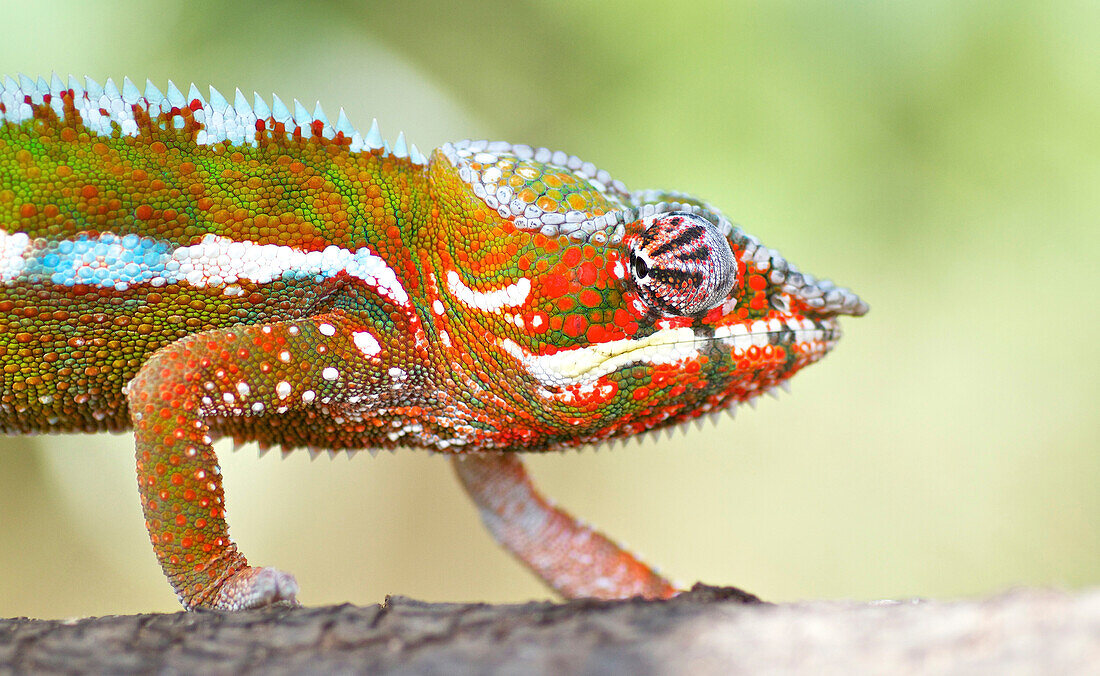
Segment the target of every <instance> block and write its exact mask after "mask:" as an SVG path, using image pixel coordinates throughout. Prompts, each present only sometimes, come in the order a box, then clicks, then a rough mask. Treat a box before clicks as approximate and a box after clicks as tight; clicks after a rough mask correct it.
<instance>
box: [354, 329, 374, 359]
mask: <svg viewBox="0 0 1100 676" xmlns="http://www.w3.org/2000/svg"><path fill="white" fill-rule="evenodd" d="M351 342H353V343H355V347H357V348H359V351H360V352H362V353H363V354H365V355H367V356H368V357H373V356H374V355H376V354H378V353H379V352H381V351H382V346H381V345H379V344H378V340H377V339H376V338H375V337H374V336H372V335H371V334H370V333H368V332H366V331H356V332H355V333H353V334H351Z"/></svg>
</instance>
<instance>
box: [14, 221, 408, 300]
mask: <svg viewBox="0 0 1100 676" xmlns="http://www.w3.org/2000/svg"><path fill="white" fill-rule="evenodd" d="M341 272H346V273H347V274H349V275H351V276H352V277H357V278H358V279H361V280H363V281H364V282H366V283H367V284H369V285H370V286H372V287H373V288H374V289H375V290H377V291H378V293H379V294H380V295H382V296H384V297H387V298H389V299H391V300H393V301H394V302H396V303H399V304H402V305H407V304H408V302H409V294H408V293H407V292H406V291H405V288H404V287H403V286H402V285H401V282H400V281H399V280H398V279H397V275H396V274H395V273H394V271H393V269H391V268H390V267H389V265H387V264H386V261H385V260H383V259H382V258H381V257H379V256H377V255H375V254H374V253H373V252H371V250H370V249H369V248H367V247H362V248H360V249H357V250H356V251H348V250H347V249H343V248H340V247H338V246H335V245H332V246H329V247H326V248H325V249H324V250H322V251H301V250H298V249H295V248H293V247H289V246H283V245H279V244H257V243H255V242H238V241H236V240H233V239H230V238H227V237H220V236H218V235H206V236H204V237H203V238H202V240H201V241H200V242H199V243H198V244H194V245H190V246H184V247H178V248H176V249H172V248H171V244H170V243H168V242H165V241H158V240H154V239H152V238H149V237H138V236H137V235H125V236H122V237H119V236H118V235H116V234H114V233H110V232H105V233H101V234H99V235H98V236H96V237H86V236H81V237H77V238H75V239H72V240H62V241H58V242H47V241H46V240H43V239H36V240H34V241H33V242H32V241H31V240H30V239H29V238H28V236H27V235H26V234H25V233H14V234H10V235H9V234H7V233H5V232H3V231H0V283H12V282H16V281H19V280H27V281H38V280H42V281H46V280H48V281H50V282H52V283H54V284H59V285H62V286H75V285H77V284H90V285H92V286H99V287H103V288H114V289H117V290H120V291H124V290H126V289H127V288H129V287H130V286H132V285H134V284H150V285H152V286H164V285H165V284H176V283H180V282H187V283H188V284H190V285H191V286H197V287H206V286H224V287H226V289H225V293H226V294H227V295H236V294H238V293H240V288H239V287H233V286H231V285H233V284H235V283H237V282H240V281H249V282H254V283H256V284H265V283H268V282H272V281H274V280H276V279H286V278H290V279H307V278H321V279H325V278H329V277H334V276H336V275H337V274H339V273H341Z"/></svg>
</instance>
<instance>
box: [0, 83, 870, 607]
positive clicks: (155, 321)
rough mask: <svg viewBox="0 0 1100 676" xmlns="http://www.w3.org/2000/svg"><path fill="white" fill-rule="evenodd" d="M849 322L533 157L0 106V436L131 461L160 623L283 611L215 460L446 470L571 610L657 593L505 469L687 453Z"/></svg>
mask: <svg viewBox="0 0 1100 676" xmlns="http://www.w3.org/2000/svg"><path fill="white" fill-rule="evenodd" d="M867 309H868V306H867V304H866V303H865V302H864V301H862V300H861V299H860V298H859V297H858V296H857V295H855V294H854V293H852V292H851V291H849V290H847V289H845V288H842V287H839V286H836V285H835V284H833V283H832V282H829V281H827V280H824V279H818V278H815V277H813V276H812V275H810V274H806V273H803V272H801V271H800V270H799V269H798V268H797V267H796V266H795V265H794V264H792V263H789V262H788V261H787V260H786V259H784V258H783V257H782V256H781V255H780V254H779V252H777V251H776V250H774V249H770V248H768V247H766V246H764V245H762V244H761V243H760V241H759V240H758V239H756V238H755V237H753V236H752V235H750V234H748V233H746V232H744V231H743V230H742V229H741V228H739V227H735V226H734V225H733V224H732V223H731V222H730V221H729V220H728V219H727V217H726V216H725V215H723V213H722V212H721V211H719V210H718V209H717V208H715V207H713V206H711V205H710V204H709V203H707V202H705V201H703V200H701V199H699V198H696V197H693V196H691V195H688V194H684V193H679V192H672V191H658V190H640V191H631V190H629V189H627V187H626V186H625V185H624V184H623V183H622V182H621V181H620V180H617V179H613V178H612V177H611V176H610V175H609V174H608V173H607V172H606V171H604V170H602V169H598V168H597V167H596V166H595V165H593V164H592V163H590V162H587V161H582V160H581V159H579V158H578V157H576V156H574V155H569V154H566V153H564V152H561V151H551V150H549V149H547V148H541V147H532V146H528V145H521V144H511V143H505V142H489V141H469V140H468V141H461V142H458V143H446V144H444V145H442V146H441V147H439V148H437V149H435V150H434V151H432V152H431V154H430V155H428V156H426V155H424V154H423V153H422V152H421V151H420V150H419V149H418V148H417V147H416V145H414V144H410V143H408V142H407V140H406V139H405V136H404V134H403V133H402V134H400V135H398V136H397V138H396V140H395V142H394V143H393V145H392V146H391V145H390V144H389V142H387V141H384V140H383V139H382V136H381V134H380V132H379V128H378V123H377V120H375V121H374V123H373V125H372V126H371V128H370V129H369V131H368V132H367V133H366V134H365V135H364V134H361V133H360V132H358V131H356V129H355V128H354V127H353V126H352V125H351V124H350V122H349V120H348V117H347V115H346V114H345V113H344V111H343V109H341V110H340V113H339V116H338V117H337V120H336V122H335V123H332V122H330V121H329V120H328V118H327V117H326V116H325V113H324V111H323V110H322V108H321V106H320V104H318V105H317V106H316V107H315V108H314V110H313V111H312V112H311V111H309V110H307V109H306V108H305V107H304V106H303V105H302V104H301V103H299V102H298V101H297V100H295V101H294V103H293V105H291V106H288V105H287V104H285V103H284V102H283V101H282V100H280V99H279V98H278V97H277V96H272V98H271V99H270V104H269V103H268V101H266V100H265V99H264V98H262V97H260V96H259V95H255V96H254V97H253V98H252V100H251V101H250V100H249V99H248V98H247V97H246V96H245V95H243V94H242V93H241V91H240V90H239V89H238V90H237V91H236V95H235V96H234V98H233V101H232V102H230V101H229V100H228V99H227V98H226V97H225V96H223V95H222V94H221V93H220V92H218V91H217V90H216V89H214V88H212V87H211V88H210V89H209V91H208V93H207V96H205V97H204V96H203V95H202V93H201V92H200V91H199V89H198V88H197V87H196V86H195V85H194V84H192V85H191V87H190V89H189V90H188V92H187V93H186V94H184V93H183V91H182V90H180V89H179V88H177V87H176V86H175V85H173V84H172V83H171V82H169V83H168V86H167V88H166V90H165V91H164V92H161V90H160V89H158V88H157V87H156V86H155V85H154V84H153V83H152V82H147V84H146V86H145V87H144V89H143V90H142V89H139V88H138V87H137V86H136V85H135V84H134V83H133V82H132V81H131V80H129V79H125V80H123V84H122V86H121V88H120V87H119V86H118V85H116V84H115V83H114V82H113V81H112V80H110V79H108V80H106V82H105V84H103V85H100V84H99V83H97V82H96V81H94V80H92V79H90V78H85V79H84V80H82V81H80V80H77V79H76V78H73V77H71V76H70V77H69V78H68V79H67V81H62V80H61V78H60V77H58V76H57V75H56V74H55V75H53V76H52V77H51V78H49V79H46V78H38V79H32V78H29V77H27V76H18V77H17V78H12V77H6V78H4V79H3V81H2V86H0V371H2V380H0V431H2V432H4V433H6V434H33V433H59V432H86V433H93V432H100V431H123V430H133V435H134V438H135V447H136V451H135V458H136V468H137V482H138V491H139V493H140V498H141V506H142V510H143V513H144V517H145V520H146V526H147V529H148V532H149V538H150V541H151V543H152V547H153V550H154V552H155V554H156V557H157V560H158V562H159V564H160V566H161V567H162V569H163V571H164V573H165V575H166V577H167V578H168V581H169V583H170V584H171V586H172V588H173V590H174V591H175V593H176V595H177V597H178V598H179V600H180V602H181V603H182V604H183V606H184V607H186V608H188V609H195V608H215V609H223V610H241V609H246V608H255V607H260V606H264V605H268V604H273V603H288V604H289V603H296V602H297V594H298V585H297V582H296V581H295V579H294V577H293V576H292V575H290V574H289V573H286V572H283V571H281V570H279V569H277V568H273V567H263V566H252V565H250V564H249V563H248V561H247V560H246V558H245V556H244V555H243V554H242V553H241V552H240V551H239V550H238V548H237V546H236V545H235V544H234V542H233V541H232V540H231V539H230V537H229V532H228V525H227V522H226V504H225V495H224V491H223V487H222V480H221V474H220V470H219V466H218V460H217V457H216V456H215V453H214V450H213V446H212V444H213V442H214V441H215V440H216V439H219V438H223V437H231V438H233V440H234V441H236V442H238V443H245V442H258V443H259V444H260V448H261V454H262V452H263V451H264V450H266V449H267V448H270V447H272V446H280V447H281V448H282V452H283V453H284V454H285V453H289V452H291V451H293V450H295V449H303V448H305V449H308V450H309V452H310V453H312V454H316V453H320V452H322V450H325V451H328V452H330V453H335V452H337V451H347V452H348V453H349V454H350V453H352V452H354V451H357V450H360V449H371V450H377V449H391V450H392V449H394V448H398V447H401V448H413V449H423V450H427V451H431V452H436V453H442V454H448V455H449V456H450V459H451V461H452V463H453V468H454V471H455V473H456V475H457V477H458V480H459V482H460V484H461V485H462V486H463V487H464V489H465V491H466V492H467V493H468V494H469V496H470V498H471V499H472V501H473V503H474V504H475V505H476V507H477V509H478V512H479V515H480V517H481V520H482V521H483V523H484V525H485V526H486V527H487V528H488V530H489V531H490V533H491V534H492V535H493V536H494V537H495V538H496V540H497V541H498V542H499V543H500V544H501V545H502V546H503V547H504V548H505V549H506V550H508V551H509V552H511V553H512V554H513V555H514V556H515V557H517V558H518V559H519V560H520V561H521V562H522V563H523V564H525V565H526V566H527V567H528V568H530V569H531V570H532V571H533V572H534V573H535V574H536V575H537V576H538V577H540V578H541V579H542V580H543V581H544V582H545V583H546V584H547V585H549V586H550V587H551V588H552V589H554V590H556V591H557V592H558V593H560V594H561V595H563V596H565V597H597V598H625V597H632V596H642V597H647V598H668V597H671V596H673V595H675V594H676V593H678V591H679V588H678V587H677V586H676V585H674V584H673V583H672V582H670V581H669V580H668V579H666V578H665V577H664V576H662V575H661V574H660V573H659V572H658V571H657V570H656V569H654V568H652V567H650V566H648V565H647V564H645V563H644V562H642V561H641V560H640V559H639V558H638V557H636V556H634V555H633V554H632V553H630V552H628V551H626V550H625V549H623V548H622V547H620V546H619V545H617V544H616V543H615V542H614V541H613V540H611V539H610V538H608V537H607V536H605V535H604V534H602V533H601V532H599V531H597V530H595V529H594V528H592V527H591V526H588V525H586V524H584V523H583V522H581V521H580V520H578V519H577V518H575V517H573V516H572V515H571V514H569V513H568V512H566V511H565V510H563V509H561V508H559V507H557V506H556V505H555V504H553V503H552V502H551V501H550V500H549V499H547V498H546V497H544V496H543V495H542V494H541V493H540V492H539V491H538V490H537V488H535V486H534V484H533V483H532V482H531V480H530V478H529V477H528V475H527V472H526V471H525V469H524V466H523V464H522V462H521V460H520V459H519V455H518V454H519V453H520V452H543V451H551V450H562V449H566V448H572V447H580V446H586V445H598V444H603V443H610V442H613V441H616V440H622V439H625V438H627V437H630V436H632V435H639V434H642V433H647V432H652V431H654V430H662V429H666V428H672V427H673V426H677V425H683V424H686V423H688V422H692V421H695V422H698V421H699V420H700V419H702V417H704V416H708V415H715V414H719V413H721V412H723V411H730V410H732V409H733V407H735V406H737V405H738V404H740V403H742V402H746V401H750V402H751V401H752V400H754V399H755V398H756V397H757V396H759V395H760V394H762V393H765V392H769V391H771V390H772V389H773V388H775V387H777V386H782V385H785V383H786V381H787V380H788V379H789V378H790V377H791V376H793V375H794V374H795V373H796V372H798V371H799V370H800V369H801V368H803V367H804V366H806V365H808V364H810V363H813V362H815V361H817V360H819V359H820V358H821V357H823V356H824V355H825V354H826V353H827V352H828V351H829V350H831V349H832V348H833V347H834V346H835V344H836V342H837V341H838V340H839V338H840V327H839V323H838V318H839V317H840V316H842V315H852V316H858V315H862V314H864V313H865V312H866V311H867Z"/></svg>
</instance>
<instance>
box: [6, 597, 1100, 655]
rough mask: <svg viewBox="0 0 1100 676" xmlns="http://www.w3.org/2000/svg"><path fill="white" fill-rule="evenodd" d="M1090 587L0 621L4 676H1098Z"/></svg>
mask: <svg viewBox="0 0 1100 676" xmlns="http://www.w3.org/2000/svg"><path fill="white" fill-rule="evenodd" d="M1098 665H1100V591H1091V592H1084V593H1078V594H1068V593H1063V592H1055V591H1020V592H1013V593H1010V594H1006V595H1003V596H998V597H994V598H990V599H986V600H976V601H956V602H940V601H905V602H900V603H899V602H877V603H870V604H867V603H854V602H815V603H799V604H789V605H771V604H766V603H762V602H760V601H759V600H758V599H756V597H754V596H752V595H750V594H746V593H744V592H742V591H740V590H737V589H730V588H714V587H705V586H702V585H698V586H696V588H695V589H694V590H692V591H691V592H690V593H687V594H684V595H682V596H680V597H679V598H676V599H673V600H671V601H649V602H647V601H641V600H632V601H616V602H605V601H591V600H582V601H571V602H568V603H560V604H557V603H528V604H522V605H500V606H492V605H484V604H441V603H423V602H420V601H414V600H411V599H406V598H402V597H390V598H388V599H387V600H386V603H385V604H384V605H381V606H368V607H357V606H351V605H342V606H330V607H322V608H285V607H283V608H269V609H266V610H261V611H253V612H244V613H236V614H230V613H212V612H205V613H182V612H181V613H176V614H170V615H135V616H115V617H99V618H88V619H79V620H65V621H43V620H28V619H12V620H0V673H8V672H13V671H14V672H20V673H21V672H36V673H43V672H46V673H73V672H109V673H145V672H159V673H168V674H175V673H180V674H192V673H203V674H230V673H240V672H247V671H262V672H263V673H306V672H308V673H352V672H366V673H372V674H373V673H393V672H400V673H426V674H467V673H469V674H476V673H494V672H495V673H555V674H557V673H583V674H608V673H629V674H647V673H692V674H707V673H713V674H741V673H746V674H750V673H787V672H805V673H861V672H875V673H936V674H951V673H959V674H972V673H1060V674H1064V673H1095V671H1093V670H1094V669H1096V668H1098Z"/></svg>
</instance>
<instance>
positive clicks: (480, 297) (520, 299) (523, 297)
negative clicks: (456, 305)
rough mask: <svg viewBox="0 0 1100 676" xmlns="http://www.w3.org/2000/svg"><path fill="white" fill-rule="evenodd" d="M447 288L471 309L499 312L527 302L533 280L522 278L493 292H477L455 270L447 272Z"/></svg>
mask: <svg viewBox="0 0 1100 676" xmlns="http://www.w3.org/2000/svg"><path fill="white" fill-rule="evenodd" d="M447 288H448V289H449V290H450V292H451V295H453V296H454V297H455V298H457V299H458V300H460V301H462V302H463V303H465V304H466V305H467V306H469V307H473V308H478V309H480V310H484V311H485V312H499V311H500V310H501V309H502V308H506V307H519V306H520V305H523V304H524V303H525V302H527V296H529V295H530V294H531V280H530V279H527V278H526V277H521V278H520V279H519V281H517V282H514V283H512V284H509V285H508V286H505V287H502V288H499V289H493V290H492V291H475V290H474V289H471V288H470V287H468V286H466V284H465V283H464V282H463V281H462V278H461V277H459V276H458V273H457V272H455V271H454V270H448V271H447Z"/></svg>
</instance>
